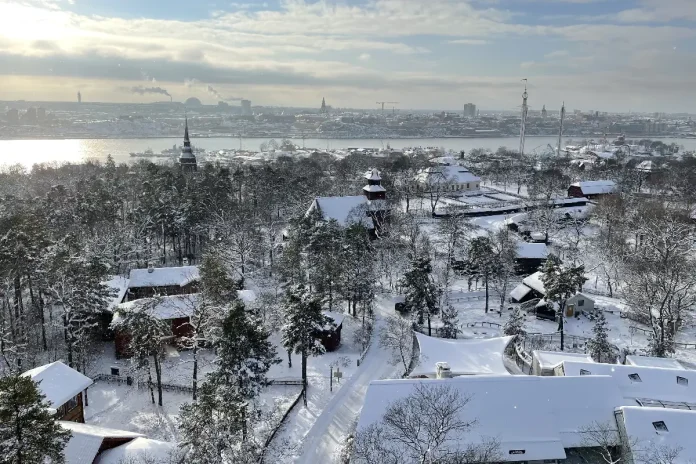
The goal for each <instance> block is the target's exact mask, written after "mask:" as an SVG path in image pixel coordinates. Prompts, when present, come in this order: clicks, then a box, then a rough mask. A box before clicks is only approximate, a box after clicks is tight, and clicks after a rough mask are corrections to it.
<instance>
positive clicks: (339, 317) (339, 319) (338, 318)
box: [323, 311, 346, 326]
mask: <svg viewBox="0 0 696 464" xmlns="http://www.w3.org/2000/svg"><path fill="white" fill-rule="evenodd" d="M323 313H324V316H328V317H330V318H331V319H333V321H334V324H336V325H337V326H339V325H341V324H343V319H345V317H346V315H345V313H337V312H334V311H323Z"/></svg>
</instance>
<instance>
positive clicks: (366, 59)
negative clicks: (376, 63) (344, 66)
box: [358, 53, 372, 61]
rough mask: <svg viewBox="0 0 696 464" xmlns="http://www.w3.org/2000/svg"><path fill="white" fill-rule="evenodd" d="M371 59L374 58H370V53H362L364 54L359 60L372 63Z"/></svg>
mask: <svg viewBox="0 0 696 464" xmlns="http://www.w3.org/2000/svg"><path fill="white" fill-rule="evenodd" d="M370 58H372V56H370V54H369V53H362V54H361V55H360V56H359V57H358V59H359V60H360V61H370Z"/></svg>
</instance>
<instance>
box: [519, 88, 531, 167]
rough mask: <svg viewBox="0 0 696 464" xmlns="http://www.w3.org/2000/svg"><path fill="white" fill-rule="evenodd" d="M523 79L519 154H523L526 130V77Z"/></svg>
mask: <svg viewBox="0 0 696 464" xmlns="http://www.w3.org/2000/svg"><path fill="white" fill-rule="evenodd" d="M522 80H523V81H524V93H523V94H522V123H521V124H520V156H521V155H524V137H525V132H526V130H527V97H529V95H528V94H527V79H522Z"/></svg>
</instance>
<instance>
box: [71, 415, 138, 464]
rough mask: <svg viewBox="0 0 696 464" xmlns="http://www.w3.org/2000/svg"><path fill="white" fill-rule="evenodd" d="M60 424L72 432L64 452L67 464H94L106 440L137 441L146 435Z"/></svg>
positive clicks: (73, 424) (77, 424) (73, 423)
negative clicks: (136, 439)
mask: <svg viewBox="0 0 696 464" xmlns="http://www.w3.org/2000/svg"><path fill="white" fill-rule="evenodd" d="M58 424H59V425H60V426H61V427H62V428H64V429H67V430H70V432H72V436H71V437H70V440H69V441H68V444H67V445H66V446H65V449H64V450H63V454H64V455H65V464H92V463H93V462H94V458H96V457H97V454H98V453H99V449H100V448H101V446H102V443H103V441H104V439H105V438H120V439H131V440H132V439H135V438H138V437H143V436H144V435H142V434H140V433H136V432H128V431H126V430H116V429H109V428H105V427H98V426H96V425H88V424H81V423H79V422H67V421H58Z"/></svg>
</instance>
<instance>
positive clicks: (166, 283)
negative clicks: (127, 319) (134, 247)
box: [124, 266, 200, 301]
mask: <svg viewBox="0 0 696 464" xmlns="http://www.w3.org/2000/svg"><path fill="white" fill-rule="evenodd" d="M199 281H200V273H199V271H198V266H179V267H152V266H150V267H148V268H147V269H131V271H130V276H129V278H128V292H127V293H126V295H125V300H124V301H133V300H138V299H140V298H149V297H153V296H156V295H184V294H190V293H196V292H198V282H199Z"/></svg>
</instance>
